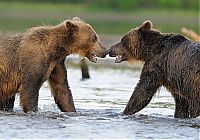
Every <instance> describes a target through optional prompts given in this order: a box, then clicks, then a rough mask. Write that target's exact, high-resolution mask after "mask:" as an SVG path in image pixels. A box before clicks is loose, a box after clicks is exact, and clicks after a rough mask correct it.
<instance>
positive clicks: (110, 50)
mask: <svg viewBox="0 0 200 140" xmlns="http://www.w3.org/2000/svg"><path fill="white" fill-rule="evenodd" d="M108 54H109V56H110V57H115V56H116V55H115V53H114V52H113V48H112V47H111V48H110V49H109V50H108Z"/></svg>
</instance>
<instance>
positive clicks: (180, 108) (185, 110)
mask: <svg viewBox="0 0 200 140" xmlns="http://www.w3.org/2000/svg"><path fill="white" fill-rule="evenodd" d="M174 100H175V106H176V107H175V113H174V117H175V118H189V105H188V101H187V100H186V99H185V98H183V97H180V96H178V95H177V96H175V98H174Z"/></svg>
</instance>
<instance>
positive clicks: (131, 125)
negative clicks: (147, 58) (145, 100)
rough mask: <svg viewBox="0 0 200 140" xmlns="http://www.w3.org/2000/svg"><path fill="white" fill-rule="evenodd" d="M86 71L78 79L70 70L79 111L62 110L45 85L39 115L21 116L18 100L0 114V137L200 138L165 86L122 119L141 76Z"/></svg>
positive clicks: (199, 123) (197, 122) (195, 123)
mask: <svg viewBox="0 0 200 140" xmlns="http://www.w3.org/2000/svg"><path fill="white" fill-rule="evenodd" d="M90 71H91V77H92V78H91V79H88V80H84V81H81V80H80V79H81V73H80V70H79V69H68V75H69V76H68V77H69V84H70V86H71V90H72V93H73V96H74V100H75V105H76V108H77V113H63V112H60V111H59V109H58V108H57V106H56V105H55V103H54V100H53V97H52V96H51V93H50V91H49V89H48V88H47V84H46V83H45V84H44V85H43V87H42V89H41V90H40V98H39V108H40V109H39V111H38V112H37V113H28V114H25V113H23V112H21V110H20V108H19V102H18V101H16V103H15V109H14V112H9V113H8V112H0V138H7V139H9V138H45V139H49V138H51V139H54V138H55V139H64V138H87V139H92V138H131V139H134V138H140V139H141V138H145V139H154V138H157V139H162V138H165V139H168V138H170V139H198V138H199V129H200V119H199V118H196V119H174V118H173V113H174V101H173V98H171V95H170V94H169V93H168V92H167V91H166V90H165V89H163V88H162V89H161V90H160V92H159V94H157V95H155V97H154V98H153V99H152V101H151V103H150V104H149V105H148V106H147V107H146V108H144V109H143V110H142V111H140V112H139V113H137V114H135V115H132V116H122V111H123V109H124V108H125V105H126V103H127V102H128V100H129V98H130V96H131V94H132V92H133V89H134V87H135V85H136V83H137V81H138V77H139V74H140V73H139V72H134V71H132V70H116V69H115V70H113V69H95V70H94V69H90ZM17 100H19V99H17Z"/></svg>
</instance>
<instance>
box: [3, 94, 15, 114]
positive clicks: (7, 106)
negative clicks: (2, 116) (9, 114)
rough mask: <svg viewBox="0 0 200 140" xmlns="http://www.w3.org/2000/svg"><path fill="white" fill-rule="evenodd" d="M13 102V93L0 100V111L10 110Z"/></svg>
mask: <svg viewBox="0 0 200 140" xmlns="http://www.w3.org/2000/svg"><path fill="white" fill-rule="evenodd" d="M14 102H15V95H14V96H13V97H11V98H8V99H6V100H3V101H0V110H2V111H12V110H13V107H14Z"/></svg>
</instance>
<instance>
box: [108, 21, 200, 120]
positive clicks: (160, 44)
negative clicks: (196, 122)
mask: <svg viewBox="0 0 200 140" xmlns="http://www.w3.org/2000/svg"><path fill="white" fill-rule="evenodd" d="M109 55H110V56H111V57H116V63H120V62H122V61H129V62H132V61H143V62H145V63H144V66H143V69H142V72H141V75H140V80H139V82H138V83H137V86H136V87H135V90H134V91H133V94H132V96H131V98H130V100H129V102H128V104H127V105H126V108H125V110H124V112H123V114H125V115H130V114H134V113H136V112H138V111H140V110H141V109H143V108H144V107H146V106H147V105H148V104H149V102H150V101H151V99H152V97H153V95H154V94H155V93H156V91H157V90H158V89H159V88H160V87H161V86H164V87H166V88H167V90H168V91H169V92H170V93H171V94H172V96H173V98H174V101H175V114H174V117H175V118H195V117H198V116H199V115H200V43H199V42H193V41H190V40H188V39H186V38H185V37H183V36H182V35H176V34H166V33H161V32H159V31H157V30H155V29H152V24H151V22H150V21H146V22H144V23H143V24H142V25H141V26H140V27H137V28H134V29H132V30H131V31H129V32H128V33H127V34H125V35H124V36H123V37H122V39H121V42H120V43H118V44H116V45H114V46H112V47H111V48H110V51H109Z"/></svg>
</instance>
